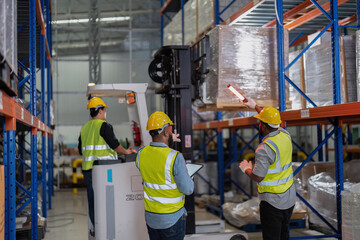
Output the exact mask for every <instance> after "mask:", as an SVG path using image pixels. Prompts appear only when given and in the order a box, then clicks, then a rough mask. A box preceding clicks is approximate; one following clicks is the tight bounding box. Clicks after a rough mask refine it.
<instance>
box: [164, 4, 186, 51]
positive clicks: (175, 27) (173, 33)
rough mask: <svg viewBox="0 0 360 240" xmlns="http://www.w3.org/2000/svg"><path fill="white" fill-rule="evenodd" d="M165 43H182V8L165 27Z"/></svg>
mask: <svg viewBox="0 0 360 240" xmlns="http://www.w3.org/2000/svg"><path fill="white" fill-rule="evenodd" d="M164 45H182V31H181V10H180V11H179V12H178V13H177V14H176V15H175V16H174V17H173V19H172V21H171V22H169V24H168V25H166V27H165V28H164Z"/></svg>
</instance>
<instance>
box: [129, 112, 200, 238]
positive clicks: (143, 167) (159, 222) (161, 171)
mask: <svg viewBox="0 0 360 240" xmlns="http://www.w3.org/2000/svg"><path fill="white" fill-rule="evenodd" d="M173 125H174V123H173V122H172V121H171V119H170V118H169V117H168V116H167V115H166V114H165V113H163V112H154V113H153V114H151V116H150V117H149V119H148V122H147V126H146V130H148V131H149V133H150V135H151V137H152V142H151V143H150V145H149V146H145V147H143V148H141V149H139V151H138V155H137V157H136V166H137V167H138V168H139V170H140V173H141V177H142V179H143V185H144V205H145V220H146V225H147V228H148V234H149V237H150V239H162V238H159V236H167V237H166V239H183V238H184V237H185V224H186V220H185V219H186V215H187V213H186V210H185V208H184V203H185V195H190V194H191V193H192V192H193V191H194V182H193V181H192V180H191V178H190V176H189V174H188V172H187V169H186V165H185V159H184V157H183V155H182V154H181V153H180V152H178V151H175V150H174V149H172V148H171V146H172V143H173V142H174V141H179V140H178V137H179V135H173V132H172V127H173Z"/></svg>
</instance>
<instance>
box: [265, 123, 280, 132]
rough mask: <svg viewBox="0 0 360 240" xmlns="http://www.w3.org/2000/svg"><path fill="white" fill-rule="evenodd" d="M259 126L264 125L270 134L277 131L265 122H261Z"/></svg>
mask: <svg viewBox="0 0 360 240" xmlns="http://www.w3.org/2000/svg"><path fill="white" fill-rule="evenodd" d="M261 125H264V126H265V127H266V128H267V129H268V130H269V131H270V132H273V131H275V130H277V128H273V127H270V126H269V124H267V123H266V122H263V121H261Z"/></svg>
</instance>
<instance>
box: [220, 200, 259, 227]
mask: <svg viewBox="0 0 360 240" xmlns="http://www.w3.org/2000/svg"><path fill="white" fill-rule="evenodd" d="M259 204H260V201H259V198H257V197H253V198H252V199H250V200H248V201H246V202H243V203H239V204H236V203H224V204H223V205H222V209H223V214H224V217H225V219H226V220H227V221H229V222H230V223H231V224H232V225H234V226H236V227H241V226H244V225H246V224H249V223H258V222H260V214H259Z"/></svg>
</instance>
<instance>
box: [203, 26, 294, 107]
mask: <svg viewBox="0 0 360 240" xmlns="http://www.w3.org/2000/svg"><path fill="white" fill-rule="evenodd" d="M208 36H209V38H210V66H209V70H210V71H209V73H208V74H207V76H206V79H205V84H206V85H205V86H203V93H202V94H203V101H204V102H205V103H207V104H215V103H216V105H217V107H229V106H232V107H233V106H241V105H242V104H241V103H239V100H238V98H237V97H236V96H234V95H233V94H232V93H231V92H230V91H228V90H227V86H228V84H231V85H232V86H233V87H234V88H236V89H239V90H240V91H241V92H242V93H243V94H244V95H245V96H247V97H251V98H253V99H254V100H255V101H256V102H257V103H258V104H259V105H260V106H264V105H269V106H278V81H277V79H278V76H277V74H278V73H277V68H278V67H277V50H276V49H277V46H276V45H277V41H276V29H274V28H259V27H239V26H227V25H225V26H217V27H216V28H214V29H213V30H211V31H210V32H209V33H208ZM288 45H289V44H288V32H287V31H285V33H284V46H285V48H284V56H285V58H284V59H285V65H287V64H288V55H289V54H288V53H289V49H288ZM285 92H286V99H288V97H289V86H288V84H287V83H285Z"/></svg>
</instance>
